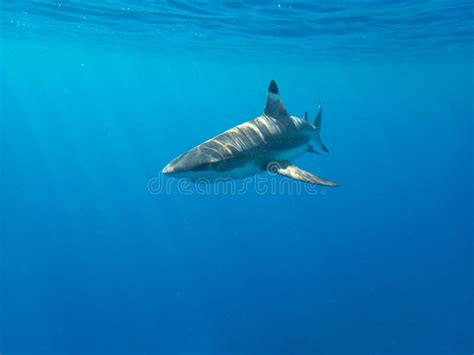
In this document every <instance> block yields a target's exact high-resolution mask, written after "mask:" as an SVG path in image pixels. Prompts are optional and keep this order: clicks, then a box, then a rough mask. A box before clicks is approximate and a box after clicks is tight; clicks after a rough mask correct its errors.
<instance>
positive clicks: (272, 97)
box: [263, 80, 290, 118]
mask: <svg viewBox="0 0 474 355" xmlns="http://www.w3.org/2000/svg"><path fill="white" fill-rule="evenodd" d="M263 113H264V114H265V115H267V116H270V117H273V118H286V117H289V116H290V115H289V114H288V112H287V111H286V108H285V106H283V102H282V101H281V99H280V93H279V91H278V86H277V84H276V82H275V81H274V80H272V81H271V82H270V85H269V86H268V93H267V102H266V103H265V110H264V111H263Z"/></svg>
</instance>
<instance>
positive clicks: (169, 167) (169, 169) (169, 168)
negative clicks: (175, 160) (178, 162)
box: [161, 164, 175, 174]
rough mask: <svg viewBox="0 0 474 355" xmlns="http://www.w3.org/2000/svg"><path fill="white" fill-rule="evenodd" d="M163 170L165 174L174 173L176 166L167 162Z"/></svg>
mask: <svg viewBox="0 0 474 355" xmlns="http://www.w3.org/2000/svg"><path fill="white" fill-rule="evenodd" d="M161 172H162V173H163V174H172V173H174V172H175V167H174V166H173V165H172V164H167V165H166V166H165V167H164V168H163V170H162V171H161Z"/></svg>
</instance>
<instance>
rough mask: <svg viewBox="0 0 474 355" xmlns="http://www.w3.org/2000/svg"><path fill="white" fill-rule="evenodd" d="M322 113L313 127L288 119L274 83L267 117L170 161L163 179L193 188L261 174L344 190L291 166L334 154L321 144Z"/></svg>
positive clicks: (246, 123)
mask: <svg viewBox="0 0 474 355" xmlns="http://www.w3.org/2000/svg"><path fill="white" fill-rule="evenodd" d="M321 118H322V108H321V104H319V110H318V113H317V115H316V118H315V119H314V121H313V122H312V123H311V122H309V120H308V113H307V112H306V113H305V114H304V116H303V117H302V118H300V117H297V116H292V115H290V114H289V113H288V111H287V110H286V109H285V106H284V105H283V101H282V100H281V98H280V92H279V89H278V85H277V84H276V82H275V81H274V80H272V81H271V82H270V85H269V86H268V92H267V98H266V103H265V108H264V111H263V113H262V114H261V115H260V116H258V117H257V118H254V119H252V120H250V121H247V122H245V123H242V124H239V125H238V126H235V127H233V128H231V129H229V130H227V131H225V132H223V133H221V134H219V135H217V136H215V137H214V138H211V139H209V140H207V141H205V142H203V143H201V144H199V145H198V146H196V147H194V148H192V149H191V150H189V151H187V152H185V153H184V154H181V155H179V156H178V157H176V158H175V159H173V160H171V161H170V162H169V163H168V164H167V165H166V166H165V167H164V168H163V170H162V172H163V174H165V175H169V176H175V177H177V178H187V179H189V180H191V181H193V182H198V181H209V182H213V181H216V180H217V179H219V178H226V179H227V178H233V179H239V178H245V177H249V176H253V175H256V174H259V173H262V172H269V173H273V174H279V175H282V176H284V177H287V178H290V179H294V180H298V181H302V182H306V183H309V184H314V185H323V186H329V187H334V186H339V185H338V183H336V182H334V181H330V180H327V179H324V178H322V177H319V176H316V175H314V174H312V173H310V172H307V171H305V170H303V169H301V168H299V167H298V166H296V165H295V164H293V163H292V161H293V160H294V159H296V158H297V157H299V156H301V155H302V154H304V153H315V154H320V153H319V152H318V150H322V151H325V152H329V151H328V149H327V147H326V146H325V145H324V143H323V142H322V140H321Z"/></svg>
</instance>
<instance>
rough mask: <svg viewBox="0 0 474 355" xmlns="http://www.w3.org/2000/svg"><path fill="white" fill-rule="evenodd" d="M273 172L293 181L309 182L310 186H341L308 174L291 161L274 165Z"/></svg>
mask: <svg viewBox="0 0 474 355" xmlns="http://www.w3.org/2000/svg"><path fill="white" fill-rule="evenodd" d="M272 168H273V169H272V171H274V172H275V173H277V174H280V175H283V176H286V177H289V178H291V179H295V180H298V181H303V182H307V183H310V184H315V185H323V186H331V187H333V186H339V185H338V184H337V183H335V182H333V181H329V180H326V179H323V178H320V177H319V176H316V175H313V174H311V173H308V172H307V171H304V170H302V169H300V168H298V167H297V166H296V165H293V164H291V162H289V161H282V162H279V163H278V164H274V165H272Z"/></svg>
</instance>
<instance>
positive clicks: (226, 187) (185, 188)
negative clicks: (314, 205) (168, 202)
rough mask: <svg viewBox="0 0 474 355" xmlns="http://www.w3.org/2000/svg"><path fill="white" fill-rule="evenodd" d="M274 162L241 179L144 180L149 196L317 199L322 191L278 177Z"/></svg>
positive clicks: (277, 169)
mask: <svg viewBox="0 0 474 355" xmlns="http://www.w3.org/2000/svg"><path fill="white" fill-rule="evenodd" d="M281 168H282V167H281V165H280V164H279V163H278V162H272V163H269V164H268V165H267V174H257V175H254V176H251V177H246V178H243V179H234V178H230V177H219V178H214V179H212V180H211V179H206V178H204V177H202V178H199V179H197V180H195V181H191V180H189V179H187V178H174V177H169V176H164V175H163V174H159V175H158V176H155V177H152V178H150V179H149V180H148V184H147V190H148V192H149V193H150V194H152V195H172V194H176V193H178V194H181V195H235V196H238V195H245V194H247V193H254V194H257V195H268V194H270V195H318V194H324V191H325V188H324V187H323V186H318V185H314V184H309V183H304V182H301V181H296V180H293V179H288V178H282V177H278V176H277V175H278V171H279V170H280V169H281Z"/></svg>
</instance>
